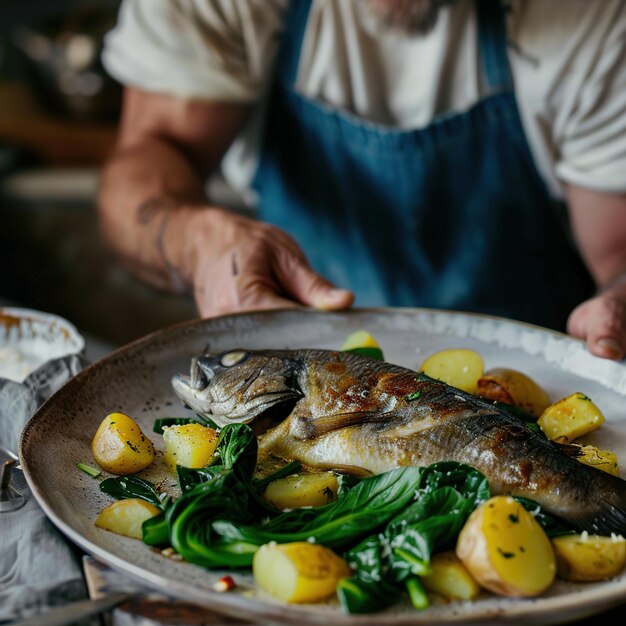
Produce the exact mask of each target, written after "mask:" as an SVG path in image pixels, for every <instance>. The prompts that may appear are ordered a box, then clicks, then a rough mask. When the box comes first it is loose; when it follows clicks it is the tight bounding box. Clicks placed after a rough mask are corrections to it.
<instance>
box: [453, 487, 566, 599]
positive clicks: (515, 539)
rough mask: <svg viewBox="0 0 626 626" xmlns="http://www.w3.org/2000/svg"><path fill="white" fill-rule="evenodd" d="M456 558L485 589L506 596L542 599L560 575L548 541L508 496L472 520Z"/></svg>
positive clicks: (492, 500) (485, 505)
mask: <svg viewBox="0 0 626 626" xmlns="http://www.w3.org/2000/svg"><path fill="white" fill-rule="evenodd" d="M456 554H457V556H458V557H459V559H461V561H462V562H463V565H465V567H466V568H467V569H468V571H469V572H470V574H471V575H472V576H473V577H474V578H475V579H476V581H477V582H478V583H479V584H480V585H481V586H483V587H485V589H489V590H490V591H493V592H494V593H497V594H499V595H503V596H512V597H531V596H538V595H540V594H541V593H543V592H544V591H546V590H547V589H548V587H550V585H551V584H552V581H553V580H554V577H555V574H556V561H555V557H554V551H553V549H552V545H551V543H550V540H549V539H548V536H547V535H546V533H545V532H544V530H543V528H541V526H540V525H539V523H538V522H537V520H535V518H534V517H533V516H532V515H531V514H530V513H529V512H528V511H527V510H526V509H525V508H524V507H523V506H522V505H521V504H520V503H519V502H517V501H516V500H514V499H513V498H511V497H510V496H495V497H493V498H490V499H489V500H487V502H484V503H483V504H481V505H480V506H479V507H478V508H477V509H476V510H475V511H474V512H473V513H472V514H471V515H470V517H469V519H468V520H467V522H466V523H465V526H463V529H462V530H461V533H460V534H459V538H458V541H457V547H456Z"/></svg>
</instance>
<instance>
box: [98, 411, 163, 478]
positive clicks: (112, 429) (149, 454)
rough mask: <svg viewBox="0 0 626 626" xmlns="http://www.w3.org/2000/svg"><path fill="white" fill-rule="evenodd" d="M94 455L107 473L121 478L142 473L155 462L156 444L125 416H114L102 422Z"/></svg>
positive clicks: (119, 414) (113, 414) (122, 414)
mask: <svg viewBox="0 0 626 626" xmlns="http://www.w3.org/2000/svg"><path fill="white" fill-rule="evenodd" d="M91 451H92V453H93V457H94V459H95V460H96V463H97V464H98V465H99V466H100V467H101V468H102V469H103V470H106V471H107V472H111V474H118V475H120V476H123V475H125V474H134V473H135V472H139V471H141V470H142V469H144V468H146V467H148V465H150V463H152V461H153V460H154V448H153V446H152V442H151V441H150V440H149V439H148V438H147V437H146V436H145V435H144V434H143V432H142V431H141V428H139V426H138V425H137V423H136V422H135V420H133V419H132V418H131V417H129V416H128V415H125V414H124V413H111V414H110V415H107V416H106V417H105V418H104V419H103V420H102V423H101V424H100V426H99V427H98V430H97V431H96V434H95V435H94V438H93V441H92V442H91Z"/></svg>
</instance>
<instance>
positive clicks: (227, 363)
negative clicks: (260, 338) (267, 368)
mask: <svg viewBox="0 0 626 626" xmlns="http://www.w3.org/2000/svg"><path fill="white" fill-rule="evenodd" d="M249 356H250V353H249V352H246V351H245V350H233V351H232V352H227V353H226V354H223V355H222V358H221V359H220V365H221V366H222V367H233V365H239V364H240V363H242V362H243V361H245V360H246V359H247V358H248V357H249Z"/></svg>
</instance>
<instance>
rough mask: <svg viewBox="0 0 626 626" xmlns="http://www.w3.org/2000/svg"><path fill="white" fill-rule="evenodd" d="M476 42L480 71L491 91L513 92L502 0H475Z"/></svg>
mask: <svg viewBox="0 0 626 626" xmlns="http://www.w3.org/2000/svg"><path fill="white" fill-rule="evenodd" d="M474 5H475V6H476V15H477V18H478V45H479V50H480V55H481V60H482V66H483V74H484V77H485V81H486V83H487V87H488V88H489V91H490V92H497V91H509V90H510V91H512V90H513V78H512V76H511V68H510V67H509V57H508V54H507V33H506V11H505V9H504V8H503V7H502V4H501V0H476V2H475V3H474Z"/></svg>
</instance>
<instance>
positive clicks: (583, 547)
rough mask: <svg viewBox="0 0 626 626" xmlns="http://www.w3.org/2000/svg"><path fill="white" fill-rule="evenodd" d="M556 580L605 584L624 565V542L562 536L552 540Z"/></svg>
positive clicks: (625, 546) (616, 538)
mask: <svg viewBox="0 0 626 626" xmlns="http://www.w3.org/2000/svg"><path fill="white" fill-rule="evenodd" d="M552 547H553V548H554V554H555V555H556V563H557V574H558V576H559V578H563V579H565V580H573V581H595V580H606V579H607V578H612V577H613V576H616V575H617V574H619V573H620V572H621V571H622V570H623V569H624V565H625V564H626V540H624V538H623V537H618V536H616V535H614V536H612V537H600V536H598V535H588V534H587V533H583V534H581V535H565V536H563V537H556V538H554V539H553V540H552Z"/></svg>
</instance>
